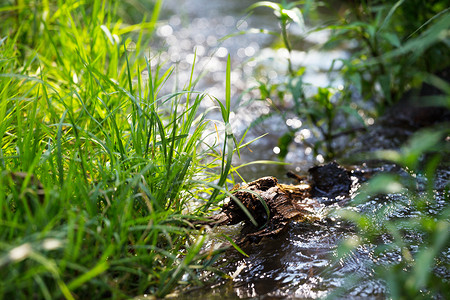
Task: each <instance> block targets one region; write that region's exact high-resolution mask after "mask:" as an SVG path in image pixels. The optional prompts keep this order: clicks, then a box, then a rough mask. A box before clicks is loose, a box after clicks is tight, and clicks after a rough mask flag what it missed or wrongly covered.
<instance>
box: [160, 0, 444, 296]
mask: <svg viewBox="0 0 450 300" xmlns="http://www.w3.org/2000/svg"><path fill="white" fill-rule="evenodd" d="M182 3H183V5H180V1H178V0H166V1H165V6H164V14H163V20H166V21H163V24H162V25H161V26H160V28H159V29H158V31H157V35H158V41H156V42H155V45H154V47H153V48H152V49H158V51H155V52H153V50H152V53H153V55H154V57H159V58H160V60H162V61H164V60H168V61H169V62H172V63H176V64H177V80H178V81H179V82H182V83H184V82H186V81H187V79H188V78H189V73H190V71H191V67H192V62H193V60H194V57H195V60H196V67H195V74H194V78H197V77H198V75H199V74H201V72H203V71H206V72H207V73H205V74H206V75H205V76H204V77H202V78H201V80H199V82H198V83H197V86H196V88H195V89H196V90H199V91H205V90H206V91H207V92H208V93H209V94H210V95H212V96H214V97H217V98H218V99H220V100H223V98H224V94H225V87H224V85H225V68H226V57H227V55H228V54H230V55H231V59H232V74H231V75H232V76H231V79H232V95H234V97H233V104H232V106H233V107H234V112H233V113H232V115H231V123H232V126H233V131H234V133H235V134H236V136H237V138H238V139H240V137H241V136H242V134H243V133H244V131H245V130H246V129H247V127H248V126H249V125H250V124H251V123H252V122H253V121H255V120H256V119H257V118H258V117H260V116H263V115H266V114H268V113H269V111H270V108H269V105H268V104H267V103H266V102H263V101H255V102H253V103H252V104H250V105H245V106H242V103H246V102H248V101H249V100H250V99H251V98H252V96H254V94H251V93H247V94H244V96H243V97H242V98H239V97H238V95H241V94H242V92H243V91H245V90H247V89H249V88H252V87H253V86H254V85H255V82H253V81H252V80H251V77H252V76H251V75H252V74H253V72H254V70H255V69H257V68H259V67H261V66H264V67H265V68H266V69H265V70H263V71H264V72H266V73H267V74H266V75H267V76H269V77H270V78H271V80H273V81H277V80H282V76H283V74H284V73H285V72H286V67H287V64H286V53H285V51H283V50H273V49H271V48H270V45H271V43H272V42H273V41H274V37H273V36H269V35H265V34H245V35H239V36H235V37H231V38H228V39H225V40H223V41H221V38H223V37H224V36H226V35H229V34H232V33H236V32H237V31H239V30H246V29H249V28H265V29H269V30H277V25H276V18H275V17H274V16H273V14H272V12H271V11H270V10H269V9H266V10H258V12H257V13H255V14H252V15H250V16H246V14H245V12H244V11H245V9H246V8H247V7H248V6H249V5H251V4H252V3H254V1H250V0H241V1H222V0H208V1H206V0H187V1H182ZM290 30H291V33H295V31H296V30H298V28H297V29H296V28H295V27H291V28H290ZM326 37H327V33H326V32H322V33H320V34H317V35H313V36H311V37H309V40H308V42H309V43H311V44H312V45H314V44H317V43H320V42H322V41H323V40H324V39H326ZM311 48H312V47H311ZM160 49H162V50H160ZM194 53H195V55H194ZM345 56H346V53H345V52H344V51H335V52H328V53H323V52H318V51H314V50H313V51H309V52H302V51H295V52H294V53H293V56H292V60H293V63H294V64H295V65H296V66H307V67H308V73H307V75H306V76H305V78H306V80H308V81H310V82H311V83H313V84H314V85H316V86H326V85H329V84H335V85H336V86H339V84H340V82H339V80H337V81H335V82H330V80H329V78H328V77H327V76H325V73H326V70H327V69H328V68H329V66H330V64H331V62H332V60H333V59H335V58H339V57H345ZM202 105H203V107H204V108H208V107H211V106H212V105H214V102H213V101H205V102H204V103H203V104H202ZM210 117H211V118H212V119H214V118H216V119H217V120H220V113H219V112H218V111H217V112H216V113H215V114H214V113H213V114H212V115H211V116H210ZM290 120H291V126H297V127H298V125H300V128H299V129H304V131H303V133H302V134H305V135H306V134H308V130H309V129H308V128H304V127H301V126H302V124H301V123H300V124H299V123H298V121H299V120H298V119H296V117H295V116H292V117H291V119H290ZM286 125H287V124H285V121H284V120H283V119H281V118H280V117H279V116H272V117H270V118H268V119H267V120H265V121H264V122H263V123H261V124H260V125H258V126H255V127H253V128H252V130H251V131H250V132H249V134H248V138H247V140H250V139H252V138H255V137H257V136H260V135H262V134H266V133H268V135H266V136H265V137H264V138H262V139H260V140H258V141H257V142H255V143H254V144H252V145H250V146H249V147H248V148H245V149H243V150H242V151H241V158H242V159H241V160H240V161H238V160H235V161H234V162H235V165H238V164H239V163H241V162H243V163H245V162H248V161H255V160H276V154H275V152H274V151H273V150H274V148H275V147H276V145H277V142H278V138H279V137H280V135H281V134H282V133H283V132H285V131H286V128H287V127H286ZM299 132H301V131H300V130H299ZM309 134H310V133H309ZM214 136H215V135H214ZM388 142H389V141H388ZM385 146H386V145H385ZM290 150H291V151H290V153H289V154H288V156H287V158H286V161H287V162H289V163H291V165H289V166H282V165H252V166H248V167H245V168H243V169H241V170H240V173H241V176H242V177H243V178H245V180H246V181H251V180H254V179H256V178H260V177H263V176H268V175H271V176H276V177H277V178H279V180H280V182H283V183H290V180H289V179H287V177H286V176H285V174H286V171H287V170H293V171H295V172H297V173H305V172H306V171H307V169H308V168H309V167H310V166H312V165H313V164H314V163H317V161H319V162H320V160H321V158H320V157H314V156H313V155H312V153H311V149H309V150H308V148H307V147H305V146H303V145H302V144H301V143H300V142H299V143H293V144H292V145H291V149H290ZM386 168H389V166H386ZM381 169H382V168H380V169H378V170H381ZM449 174H450V173H449V172H445V171H444V172H441V173H440V174H439V176H438V178H437V179H438V180H437V182H438V185H439V187H438V189H440V190H439V191H438V192H436V204H435V205H434V206H432V207H430V209H432V210H434V213H436V212H437V211H440V210H441V209H442V208H443V207H444V206H445V197H444V196H443V192H442V188H443V186H445V185H446V184H448V178H449ZM393 200H400V201H396V203H400V205H399V206H398V207H392V209H389V210H387V211H386V214H385V215H382V216H381V218H385V219H389V218H394V217H395V218H408V217H411V216H414V215H416V214H417V212H415V211H411V210H409V208H408V207H409V206H408V199H406V198H405V197H404V196H403V195H398V194H392V195H388V196H387V197H383V198H374V199H372V200H371V201H368V202H367V203H365V204H362V205H358V206H355V207H344V208H340V207H337V206H336V207H335V208H336V209H338V210H342V209H355V210H358V211H364V212H371V213H376V212H378V211H379V210H381V209H382V208H383V207H385V206H386V205H388V204H389V203H391V202H392V201H393ZM401 203H403V205H402V204H401ZM329 209H331V208H324V210H329ZM218 231H219V233H226V234H227V235H229V236H236V235H237V234H238V232H239V226H235V227H232V228H228V227H224V228H219V229H218ZM354 236H355V231H354V228H353V227H352V226H350V225H349V224H347V223H346V222H344V221H343V220H342V219H340V218H339V217H331V216H325V217H324V218H323V219H322V220H321V221H317V222H315V223H312V224H311V223H308V224H306V223H299V222H292V223H291V224H290V225H289V227H288V228H287V230H285V232H284V233H283V234H281V235H280V236H278V237H277V238H276V239H266V240H263V241H262V242H261V243H260V244H258V245H256V246H255V245H253V246H251V247H246V248H244V251H246V253H247V254H248V255H249V257H247V258H244V257H243V256H242V255H240V254H239V253H237V252H236V251H229V252H227V253H226V255H224V256H223V258H222V259H223V260H222V261H219V262H218V264H219V266H220V268H221V270H222V271H223V272H225V273H227V274H229V275H230V276H233V279H232V280H223V281H219V282H217V283H215V284H214V285H213V286H207V287H204V288H200V289H195V290H193V291H190V292H189V293H187V294H181V295H178V296H177V298H179V299H183V298H184V299H192V298H197V299H242V298H243V299H246V298H257V299H278V298H279V299H286V298H288V299H289V298H292V299H315V298H321V297H324V296H326V295H327V294H328V293H329V292H330V291H332V290H336V289H338V288H343V289H345V291H346V292H345V294H343V295H341V296H340V298H344V299H385V298H386V294H385V293H386V289H385V283H384V282H382V281H380V280H375V279H374V277H373V266H375V265H379V264H383V263H388V262H394V261H398V260H399V259H400V258H401V255H400V254H399V253H396V252H391V253H388V254H386V255H385V256H384V257H382V258H381V259H380V258H379V257H375V256H374V255H373V248H374V247H373V246H372V245H363V246H360V247H359V248H358V249H357V250H356V251H354V252H352V253H351V254H349V255H348V256H347V257H346V258H345V259H342V260H340V261H335V260H334V259H333V257H336V251H337V245H338V243H339V241H342V240H344V239H346V238H349V237H354ZM445 259H446V260H447V263H448V261H450V251H447V254H446V257H445ZM448 273H449V271H448V270H446V269H444V270H443V271H442V274H441V275H442V276H444V277H445V276H447V277H446V278H449V277H450V275H449V274H448Z"/></svg>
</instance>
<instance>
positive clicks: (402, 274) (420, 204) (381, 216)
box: [330, 129, 450, 299]
mask: <svg viewBox="0 0 450 300" xmlns="http://www.w3.org/2000/svg"><path fill="white" fill-rule="evenodd" d="M449 133H450V131H449V130H448V129H447V130H442V129H441V130H438V131H436V130H429V129H426V130H422V131H419V132H417V133H416V134H415V135H413V136H412V137H411V139H410V141H409V142H408V143H407V144H406V145H405V146H403V147H402V148H401V149H400V150H399V151H393V150H382V151H379V152H377V153H375V155H374V158H376V159H382V160H383V161H385V162H392V163H395V164H396V165H398V166H401V167H402V168H404V170H407V171H408V173H407V174H406V175H402V176H400V175H399V174H398V173H380V174H377V175H376V176H375V177H373V178H372V179H370V181H369V182H367V183H365V184H364V185H363V187H362V188H361V189H360V190H359V191H358V194H357V195H356V196H355V197H354V199H353V200H352V201H351V202H350V203H349V207H347V208H345V209H342V210H339V211H336V213H337V214H338V215H339V216H340V217H342V218H344V219H346V220H348V221H350V222H351V223H353V224H355V226H356V230H357V235H356V236H352V237H350V238H348V239H347V240H345V241H343V242H341V244H340V246H339V247H338V249H337V251H336V257H335V259H336V262H339V261H345V259H346V258H347V257H348V256H352V255H353V252H356V251H358V248H359V247H361V246H363V245H370V248H371V254H370V261H369V262H366V263H369V264H370V265H369V266H368V267H369V268H370V269H373V270H374V271H375V275H376V276H377V277H378V278H381V279H383V280H384V281H385V283H386V286H387V288H388V290H387V292H388V296H389V297H390V298H392V299H424V298H431V299H440V298H442V299H443V298H445V297H446V295H449V294H450V285H449V284H448V278H446V276H448V272H449V271H450V256H449V254H450V253H449V251H450V198H449V197H450V185H449V182H447V183H446V184H445V185H444V186H442V183H441V184H440V185H441V186H437V183H436V181H435V180H436V174H437V168H438V167H439V165H441V167H442V166H443V165H442V164H444V165H445V163H448V161H447V162H446V157H448V154H449V152H450V148H449V145H448V142H445V141H444V139H445V137H446V136H448V135H449ZM437 188H438V189H439V190H436V189H437ZM381 199H386V200H384V201H383V200H381ZM370 201H377V203H378V204H377V205H375V207H376V209H371V210H370V212H365V211H363V210H361V207H363V206H364V204H365V203H367V202H370ZM371 207H374V206H373V205H372V206H371ZM366 247H367V246H366ZM388 257H395V259H391V260H389V259H387V258H388ZM445 274H446V275H445ZM359 280H362V279H361V278H359V277H358V275H355V276H351V278H349V280H348V285H345V286H343V287H342V288H338V289H337V290H336V291H334V292H333V293H331V294H330V298H339V297H340V295H342V294H347V293H348V288H351V286H352V285H355V284H356V283H357V282H358V281H359Z"/></svg>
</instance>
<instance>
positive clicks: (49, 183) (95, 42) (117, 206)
mask: <svg viewBox="0 0 450 300" xmlns="http://www.w3.org/2000/svg"><path fill="white" fill-rule="evenodd" d="M160 6H161V1H156V3H155V7H154V11H153V12H151V11H150V12H149V15H150V17H149V18H147V17H145V16H144V17H143V20H142V22H140V23H138V24H124V23H122V22H121V20H120V18H119V17H118V11H121V2H120V1H100V0H95V1H87V2H82V1H81V2H80V1H75V0H69V1H59V0H58V1H56V0H55V1H52V0H49V1H42V2H41V1H31V0H30V1H26V0H24V1H15V2H11V3H3V4H2V5H1V6H0V17H1V22H2V24H3V25H2V27H1V29H0V30H1V31H0V120H1V121H0V145H1V149H0V169H1V170H0V171H1V172H0V277H1V278H2V280H1V282H0V298H5V299H6V298H8V299H12V298H19V299H30V298H45V299H54V298H67V299H74V298H129V297H130V296H135V295H139V294H144V293H147V294H152V295H156V296H164V295H166V294H168V293H170V292H171V291H172V290H173V289H174V287H175V286H176V285H177V284H180V283H181V282H184V283H188V282H193V281H198V275H197V274H198V273H197V272H196V270H197V269H204V268H208V266H209V264H210V263H211V261H212V259H213V258H214V257H215V256H216V252H214V251H212V252H208V253H207V254H203V253H202V252H201V251H200V250H201V247H202V245H203V243H204V242H205V240H206V239H207V236H206V235H204V234H203V233H201V232H198V231H195V230H193V229H192V226H191V223H190V221H191V220H192V219H195V218H198V217H199V216H201V215H202V214H204V210H205V209H204V205H205V204H207V205H208V207H209V206H210V205H211V204H212V203H211V202H213V201H216V199H219V198H220V197H216V196H217V194H218V192H217V191H216V190H217V189H220V186H221V185H223V184H224V183H225V181H226V180H224V179H223V178H224V177H225V176H226V175H227V174H226V173H227V172H228V170H229V169H230V167H229V163H231V162H230V160H229V159H228V160H227V162H226V163H224V165H222V164H221V163H222V160H223V159H224V157H225V156H226V155H227V153H226V151H224V153H223V154H222V153H218V152H215V151H214V146H215V145H208V144H206V142H205V129H206V128H207V127H208V126H209V122H208V120H207V119H206V115H205V114H204V113H200V112H199V111H198V108H199V104H200V102H201V101H204V100H205V97H206V96H205V95H204V94H201V93H196V92H194V91H193V88H192V86H191V84H190V83H188V84H187V85H186V86H185V88H184V89H182V90H180V91H177V92H173V93H171V94H168V95H167V94H161V92H160V91H161V89H162V87H163V86H164V84H165V83H166V82H167V79H168V78H169V77H170V76H171V74H172V72H173V68H172V67H168V68H164V69H163V68H162V67H161V66H160V65H155V64H152V61H151V57H149V55H148V53H147V55H146V52H145V49H144V41H145V40H146V38H147V37H149V36H150V35H151V32H152V30H153V29H154V28H155V25H156V20H157V17H158V11H159V8H160ZM147 19H148V20H147ZM163 70H165V71H163ZM190 82H193V80H192V78H191V80H190ZM222 109H224V110H226V109H228V106H227V107H225V106H222ZM228 113H229V112H228ZM224 115H225V116H226V115H227V112H226V111H224ZM225 121H226V120H225ZM230 136H231V132H227V137H226V139H229V137H230ZM228 151H232V147H231V148H230V147H228ZM221 155H223V157H222V156H221ZM207 157H211V158H210V159H208V160H206V158H207ZM216 167H218V168H219V170H220V167H222V171H219V172H215V171H214V169H215V168H216ZM217 173H219V174H218V175H216V174H217ZM201 174H208V176H200V175H201ZM219 177H220V180H219ZM199 178H200V179H201V180H199ZM216 181H219V185H216V184H214V182H216ZM204 198H205V199H204ZM194 201H196V203H197V204H196V205H192V203H193V202H194Z"/></svg>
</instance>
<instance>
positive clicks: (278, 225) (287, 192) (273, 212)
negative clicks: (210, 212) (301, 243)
mask: <svg viewBox="0 0 450 300" xmlns="http://www.w3.org/2000/svg"><path fill="white" fill-rule="evenodd" d="M309 173H310V175H311V181H312V182H311V184H310V183H305V182H303V179H304V178H302V177H299V176H297V175H295V174H292V173H291V174H288V176H289V177H292V178H295V179H297V180H301V181H302V182H301V183H300V184H298V185H288V184H281V183H279V182H278V180H277V179H276V178H275V177H271V176H269V177H263V178H260V179H258V180H255V181H252V182H250V183H248V184H245V185H243V186H239V185H237V186H236V187H234V188H233V190H232V191H231V192H232V194H233V196H234V197H235V198H236V199H237V200H238V201H239V202H240V203H242V205H243V206H245V208H246V209H247V211H248V212H249V213H250V214H251V215H252V216H253V218H254V221H256V225H255V224H254V223H253V222H251V220H250V219H249V217H248V216H247V215H246V213H245V212H244V211H243V210H242V208H241V207H240V205H238V203H237V201H236V200H235V199H230V201H229V202H227V203H225V204H224V205H223V207H222V210H221V212H220V213H219V214H217V215H214V216H211V217H209V218H208V219H207V220H206V221H201V222H197V225H205V224H208V225H210V226H221V225H233V224H237V223H240V222H244V226H243V229H242V231H241V236H240V238H238V240H237V243H238V244H243V243H245V242H250V243H252V242H259V240H260V239H261V238H263V237H267V236H275V235H277V234H279V233H280V232H281V231H282V230H283V229H284V228H286V225H287V224H288V223H289V222H290V221H292V220H297V221H298V220H300V221H304V220H314V219H315V217H314V215H313V214H312V212H311V204H306V203H302V202H303V201H304V200H305V199H307V198H312V197H328V198H331V197H333V198H335V197H337V196H344V195H348V193H349V191H350V188H351V185H352V181H351V180H350V176H349V174H348V172H347V170H345V169H344V168H342V167H340V166H339V165H338V164H337V163H330V164H326V165H323V166H316V167H313V168H311V169H310V170H309Z"/></svg>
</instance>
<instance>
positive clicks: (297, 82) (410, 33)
mask: <svg viewBox="0 0 450 300" xmlns="http://www.w3.org/2000/svg"><path fill="white" fill-rule="evenodd" d="M321 5H324V4H323V3H322V2H312V1H296V2H287V1H281V3H275V2H269V1H261V2H258V3H256V4H254V5H252V6H251V7H250V9H255V8H258V7H268V8H270V9H272V10H273V11H274V14H275V16H276V17H277V19H278V21H279V25H280V28H281V32H280V33H279V37H280V40H281V41H282V45H283V46H284V48H285V49H286V50H287V51H288V53H289V55H288V57H287V70H288V72H287V74H286V75H285V80H283V81H281V82H277V83H271V81H270V79H268V78H259V81H258V82H259V86H258V90H259V91H260V95H261V97H260V99H262V100H264V101H266V99H270V101H269V103H270V104H271V105H272V106H273V108H274V110H273V111H272V114H274V113H276V114H281V115H282V117H284V118H286V115H287V113H286V112H284V111H283V109H282V107H285V106H286V104H287V103H291V102H292V103H293V106H294V107H293V108H294V110H293V111H294V112H295V113H296V114H297V115H298V116H299V117H300V119H301V120H302V121H306V123H305V124H307V125H308V126H307V127H309V128H311V130H312V132H313V134H314V135H315V139H311V140H310V141H307V140H306V139H304V140H303V142H304V143H305V144H306V145H308V146H310V147H311V148H312V149H313V150H314V154H315V155H317V154H322V155H323V156H324V157H325V158H326V159H328V160H329V159H332V158H333V157H335V156H337V155H339V152H338V151H337V150H338V149H336V148H335V145H334V141H335V140H336V138H339V137H342V136H351V135H355V133H356V132H357V131H359V130H364V129H365V127H366V126H367V124H368V120H369V119H371V118H375V117H376V116H379V115H380V114H382V113H383V112H384V111H385V110H386V109H387V108H388V107H389V106H391V105H393V104H395V103H396V102H397V101H398V100H399V99H400V98H401V97H402V96H403V95H404V94H405V92H407V91H410V90H411V89H414V88H416V89H419V88H420V86H421V85H422V84H423V83H424V82H428V83H431V84H432V85H435V86H436V87H437V89H439V90H440V91H441V93H442V94H443V97H441V99H440V100H439V101H435V102H434V103H435V104H438V105H446V106H448V107H450V103H449V101H448V100H445V99H448V95H450V91H449V90H450V88H449V84H448V82H445V80H442V79H439V78H436V76H434V74H435V73H436V72H438V71H441V70H444V69H446V68H448V67H449V66H450V51H449V45H450V41H449V36H450V33H449V28H448V27H449V26H448V24H450V11H449V8H447V7H446V6H445V5H444V1H427V2H425V1H403V0H400V1H397V2H395V3H394V2H392V1H381V0H380V1H369V2H365V1H363V2H359V1H352V2H349V3H346V5H347V8H346V9H345V11H344V13H342V14H341V15H340V16H337V18H338V21H337V22H334V23H333V24H331V25H325V26H321V25H320V26H318V27H316V28H313V29H310V30H309V29H308V28H307V27H306V26H305V21H304V18H303V15H305V16H309V15H314V13H312V12H316V11H317V9H318V8H319V6H321ZM297 6H300V7H301V8H302V10H300V9H299V8H298V7H297ZM292 23H295V25H296V26H298V27H299V28H300V31H303V32H304V34H303V35H302V36H300V37H296V39H297V40H298V39H300V41H296V44H302V42H301V40H302V39H304V37H306V36H307V35H308V34H309V33H310V32H313V31H321V30H327V31H331V32H332V34H331V37H330V38H329V40H328V41H327V42H326V43H325V44H324V45H322V47H323V50H331V49H337V48H342V47H343V48H345V49H348V51H349V53H350V57H349V58H348V59H339V61H340V62H341V65H342V67H340V69H337V68H336V65H337V61H336V63H335V64H334V65H333V66H331V68H330V76H331V74H332V73H333V74H334V73H336V71H337V73H338V74H339V77H340V78H342V79H343V80H344V85H343V88H342V89H340V90H337V89H336V88H334V87H331V86H328V87H313V86H311V84H308V83H305V82H304V80H303V77H304V73H305V70H304V68H299V69H294V67H293V66H292V63H291V56H292V51H293V47H292V45H291V44H292V43H291V41H290V37H289V36H288V26H289V25H290V24H292ZM336 23H337V24H336ZM435 79H436V80H435ZM311 88H315V89H316V91H317V92H316V94H315V95H312V96H306V94H307V93H305V90H307V89H309V90H311ZM436 98H439V97H436ZM358 99H360V100H359V101H356V100H358ZM364 100H365V101H364ZM288 105H290V104H288ZM264 118H267V116H264ZM370 123H372V122H370ZM288 130H289V131H288V133H286V135H285V137H284V138H282V139H280V143H279V145H278V146H279V148H280V149H288V146H289V143H291V142H292V141H293V139H292V138H291V139H289V138H288V137H292V136H294V135H295V132H296V130H295V129H292V128H288ZM282 143H288V144H282ZM286 155H287V151H281V152H280V154H279V156H280V158H281V159H283V158H284V157H285V156H286Z"/></svg>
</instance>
